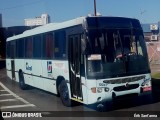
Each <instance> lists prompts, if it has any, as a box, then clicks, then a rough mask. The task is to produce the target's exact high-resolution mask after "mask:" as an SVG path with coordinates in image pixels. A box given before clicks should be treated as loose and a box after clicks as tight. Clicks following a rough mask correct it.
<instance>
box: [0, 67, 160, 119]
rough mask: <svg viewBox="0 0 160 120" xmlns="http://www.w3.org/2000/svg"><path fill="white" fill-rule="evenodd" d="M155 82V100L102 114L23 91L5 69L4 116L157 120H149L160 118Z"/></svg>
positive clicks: (129, 102) (120, 104)
mask: <svg viewBox="0 0 160 120" xmlns="http://www.w3.org/2000/svg"><path fill="white" fill-rule="evenodd" d="M152 81H153V82H152V84H153V96H147V97H143V98H135V99H126V100H122V101H117V102H114V103H113V106H112V110H110V111H106V112H102V113H100V112H96V111H95V110H94V109H92V108H90V107H88V106H85V105H82V104H80V105H76V106H74V107H65V106H63V105H62V103H61V100H60V98H59V97H57V96H56V95H54V94H51V93H48V92H45V91H43V90H39V89H36V88H33V87H30V88H29V89H28V90H21V89H20V88H19V86H18V83H17V82H15V81H12V80H10V79H9V78H8V77H7V76H6V71H5V69H1V70H0V107H1V111H2V112H3V114H4V112H9V114H10V112H11V113H13V112H15V113H21V115H22V113H24V114H23V115H26V114H27V115H28V114H30V113H31V114H32V113H36V114H37V116H38V115H39V116H38V117H40V116H42V118H32V117H31V118H23V119H27V120H30V119H46V120H48V119H53V118H54V117H56V119H76V120H79V119H86V120H90V119H91V120H99V119H104V120H106V119H107V120H108V119H109V120H117V119H118V120H124V119H125V120H128V119H135V118H134V116H135V117H139V115H140V117H141V119H145V120H147V119H152V120H153V119H154V118H153V117H154V116H151V117H152V118H149V117H148V116H147V115H148V114H149V115H158V116H159V117H160V80H152ZM64 111H65V112H64ZM141 111H143V112H141ZM144 111H146V112H144ZM6 114H7V113H6ZM16 115H17V114H15V118H6V119H7V120H8V119H9V120H10V119H13V120H17V119H22V118H19V117H18V118H17V117H16ZM34 115H35V114H34ZM87 115H88V116H87ZM143 115H146V116H143ZM45 116H48V117H45ZM60 116H62V117H60ZM100 116H101V117H100ZM102 116H103V117H102ZM75 117H76V118H75ZM128 117H129V118H128ZM143 117H144V118H143ZM157 120H158V118H157Z"/></svg>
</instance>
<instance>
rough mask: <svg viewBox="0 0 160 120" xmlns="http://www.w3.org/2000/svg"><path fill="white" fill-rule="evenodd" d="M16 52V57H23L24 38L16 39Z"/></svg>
mask: <svg viewBox="0 0 160 120" xmlns="http://www.w3.org/2000/svg"><path fill="white" fill-rule="evenodd" d="M16 53H17V55H16V56H17V58H24V39H23V38H22V39H19V40H17V41H16Z"/></svg>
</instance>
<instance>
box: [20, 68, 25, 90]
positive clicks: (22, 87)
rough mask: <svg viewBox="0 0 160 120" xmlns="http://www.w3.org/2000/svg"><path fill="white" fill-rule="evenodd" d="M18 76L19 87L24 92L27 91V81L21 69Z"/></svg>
mask: <svg viewBox="0 0 160 120" xmlns="http://www.w3.org/2000/svg"><path fill="white" fill-rule="evenodd" d="M18 75H19V87H20V88H21V89H22V90H25V89H27V85H26V84H25V79H24V75H23V71H22V70H21V69H20V70H19V72H18Z"/></svg>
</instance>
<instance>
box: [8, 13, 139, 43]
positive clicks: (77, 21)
mask: <svg viewBox="0 0 160 120" xmlns="http://www.w3.org/2000/svg"><path fill="white" fill-rule="evenodd" d="M95 17H100V18H104V17H105V18H108V19H110V20H111V21H112V20H115V19H124V20H125V19H126V20H127V19H128V20H129V19H130V20H137V19H133V18H125V17H113V16H91V17H78V18H76V19H72V20H69V21H65V22H61V23H49V24H47V25H44V26H39V27H36V28H34V29H31V30H27V31H25V32H23V33H22V34H19V35H15V36H12V37H9V38H7V41H12V40H16V39H20V38H24V37H28V36H32V35H37V34H41V33H45V32H50V31H54V30H59V29H63V28H67V27H71V26H75V25H80V24H83V22H84V21H85V19H87V18H95Z"/></svg>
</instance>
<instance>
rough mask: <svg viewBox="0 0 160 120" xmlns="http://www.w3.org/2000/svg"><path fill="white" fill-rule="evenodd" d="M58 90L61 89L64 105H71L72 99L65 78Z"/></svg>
mask: <svg viewBox="0 0 160 120" xmlns="http://www.w3.org/2000/svg"><path fill="white" fill-rule="evenodd" d="M58 90H59V94H60V98H61V101H62V103H63V105H64V106H67V107H71V106H72V100H71V99H70V98H69V90H68V87H67V83H66V82H65V80H63V81H62V82H61V83H60V85H59V87H58Z"/></svg>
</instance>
